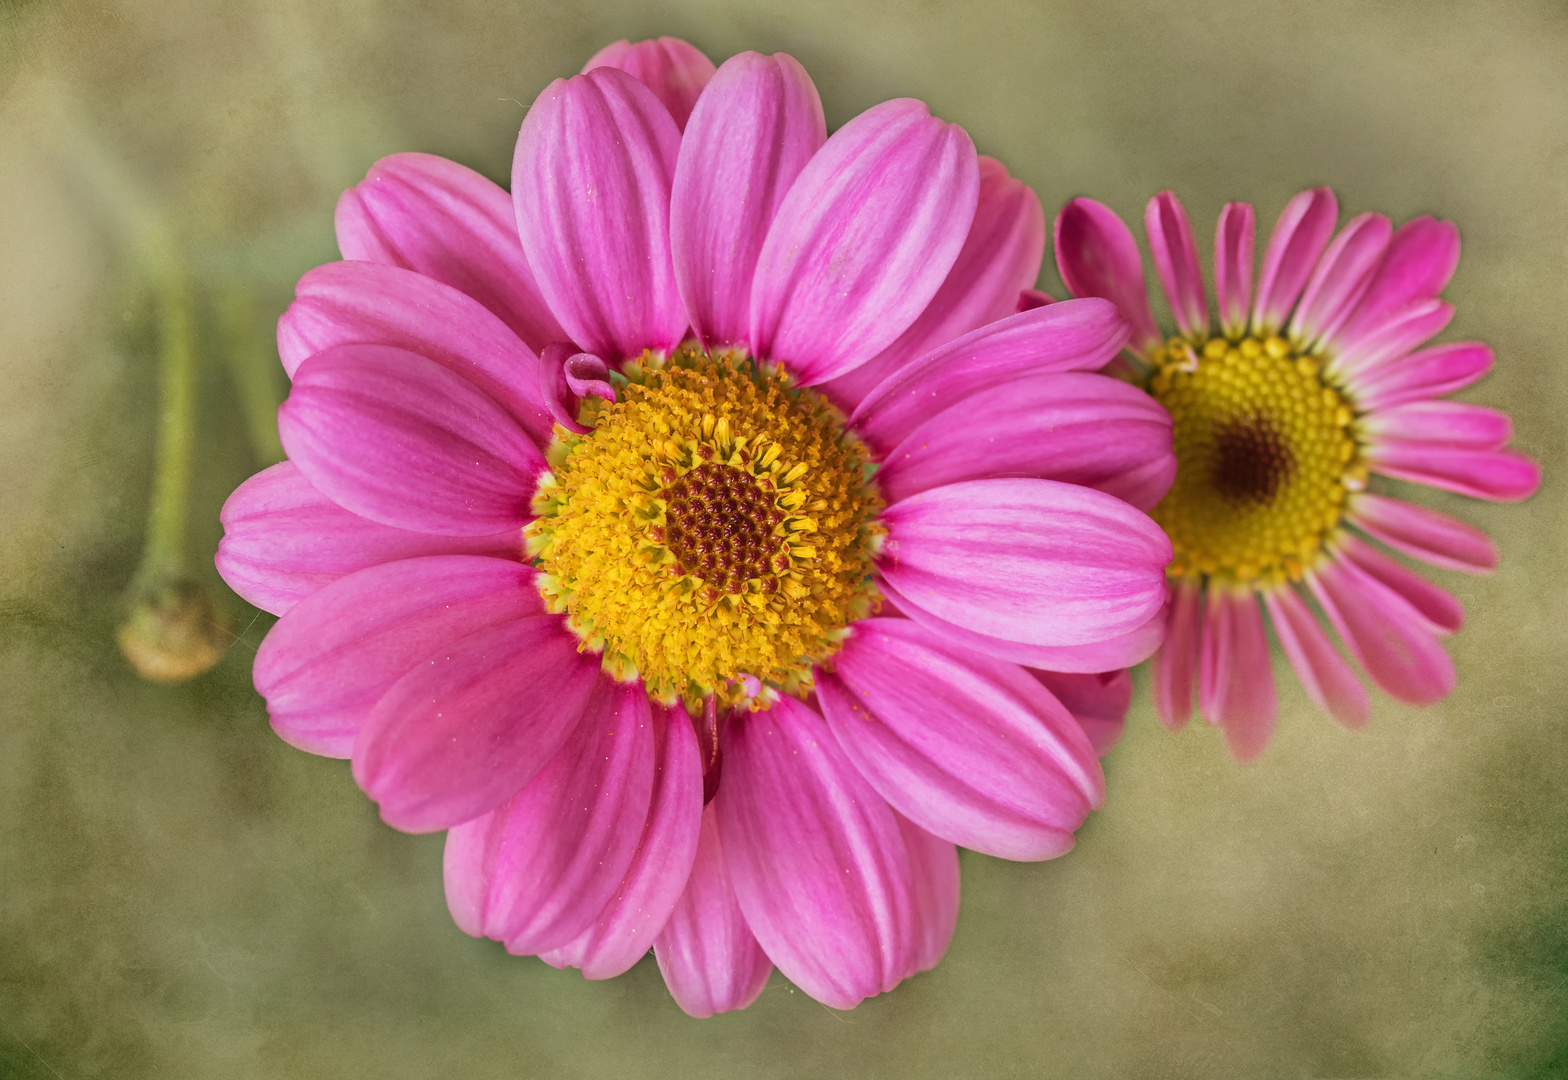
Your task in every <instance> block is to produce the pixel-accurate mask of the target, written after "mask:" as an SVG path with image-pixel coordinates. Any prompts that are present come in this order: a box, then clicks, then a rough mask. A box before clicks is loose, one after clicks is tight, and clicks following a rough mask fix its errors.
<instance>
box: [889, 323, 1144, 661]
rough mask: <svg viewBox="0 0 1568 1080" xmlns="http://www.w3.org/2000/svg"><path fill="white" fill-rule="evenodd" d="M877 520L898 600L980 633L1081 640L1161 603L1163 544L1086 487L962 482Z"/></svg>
mask: <svg viewBox="0 0 1568 1080" xmlns="http://www.w3.org/2000/svg"><path fill="white" fill-rule="evenodd" d="M1047 310H1049V309H1047ZM882 521H883V523H884V524H885V525H886V526H887V530H888V535H887V539H886V541H885V543H884V545H883V548H882V554H881V556H880V558H879V559H878V562H877V570H878V572H879V573H880V574H881V575H882V577H883V578H884V579H886V580H887V582H888V583H889V584H890V585H892V586H893V588H894V589H896V590H897V591H898V592H899V594H900V595H901V596H903V597H904V598H905V599H907V600H908V601H909V603H910V604H912V605H914V606H916V607H919V608H923V609H924V610H925V611H927V612H929V613H931V614H933V615H935V616H937V617H938V618H941V619H944V620H946V621H948V622H951V623H953V624H955V625H957V626H961V627H964V628H966V629H970V630H974V631H977V632H978V633H981V634H988V635H990V636H992V637H1001V638H1008V639H1010V640H1013V641H1021V642H1025V643H1028V644H1036V645H1087V644H1090V643H1092V642H1096V641H1103V640H1105V639H1106V638H1111V637H1116V636H1118V635H1120V634H1125V633H1127V632H1128V631H1130V630H1133V629H1135V628H1136V627H1138V626H1139V625H1140V624H1141V623H1143V622H1145V621H1146V620H1147V619H1148V618H1149V617H1150V616H1151V615H1153V614H1154V613H1155V612H1156V611H1158V610H1159V609H1160V606H1161V605H1162V604H1164V603H1165V574H1164V569H1165V565H1166V564H1167V563H1168V562H1170V559H1171V546H1170V541H1169V540H1167V539H1166V538H1165V534H1164V533H1163V532H1161V531H1160V529H1159V527H1158V526H1156V525H1155V524H1154V523H1153V522H1152V521H1150V520H1149V518H1148V517H1146V516H1144V515H1143V514H1141V513H1139V512H1138V511H1137V510H1134V509H1133V508H1132V507H1130V506H1128V505H1127V504H1126V503H1124V502H1122V501H1121V500H1120V499H1116V498H1112V497H1111V496H1109V495H1104V494H1102V493H1100V492H1098V491H1091V490H1089V489H1088V488H1081V487H1077V486H1075V485H1072V484H1060V483H1057V482H1055V481H1052V480H1010V479H1009V480H970V481H966V482H964V483H961V484H949V485H947V486H946V487H940V488H935V489H933V490H931V491H924V492H921V493H920V494H919V495H913V496H911V497H909V498H907V499H904V500H902V501H901V502H897V503H894V504H893V505H892V506H890V507H888V509H887V510H886V511H884V512H883V515H882Z"/></svg>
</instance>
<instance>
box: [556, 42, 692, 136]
mask: <svg viewBox="0 0 1568 1080" xmlns="http://www.w3.org/2000/svg"><path fill="white" fill-rule="evenodd" d="M600 67H612V68H619V69H620V70H622V71H624V72H626V73H627V74H628V75H630V76H631V77H632V78H634V79H636V80H637V81H638V82H640V83H642V84H643V85H644V86H646V87H647V88H648V89H650V90H652V91H653V93H654V96H655V97H657V98H658V99H659V100H660V101H662V102H663V103H664V107H665V108H666V109H668V110H669V111H670V117H671V118H672V119H673V120H674V121H675V126H676V127H677V128H680V129H682V130H685V128H686V118H687V117H689V116H690V115H691V114H692V107H693V106H694V105H696V103H697V99H698V97H699V95H701V94H702V89H703V87H705V86H707V85H708V80H709V79H711V78H713V61H712V60H709V59H708V58H707V57H706V56H705V55H703V53H702V51H701V50H700V49H698V48H697V47H696V46H694V45H689V44H687V43H686V42H684V41H682V40H681V39H680V38H672V37H661V38H656V39H654V40H652V41H639V42H637V43H636V44H633V43H631V42H630V41H626V40H624V39H622V40H621V41H616V42H612V43H611V44H609V45H606V46H605V47H604V48H602V49H600V50H599V51H598V52H596V53H594V54H593V56H592V57H591V58H590V59H589V61H588V62H587V63H586V64H584V65H583V72H584V73H587V72H589V71H592V70H593V69H594V68H600Z"/></svg>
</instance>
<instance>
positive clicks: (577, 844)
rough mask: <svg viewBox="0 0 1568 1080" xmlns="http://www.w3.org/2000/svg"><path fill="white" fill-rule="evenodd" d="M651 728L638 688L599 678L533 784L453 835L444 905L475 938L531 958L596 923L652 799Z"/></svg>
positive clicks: (446, 866)
mask: <svg viewBox="0 0 1568 1080" xmlns="http://www.w3.org/2000/svg"><path fill="white" fill-rule="evenodd" d="M654 757H655V752H654V740H653V724H652V720H651V717H650V716H649V712H648V695H647V694H646V693H645V692H644V691H643V689H642V687H641V686H639V685H637V684H636V683H616V682H614V681H612V680H611V679H610V678H609V677H608V676H605V675H600V677H599V680H598V685H597V686H596V687H595V688H594V692H593V694H592V696H590V697H589V699H588V703H587V704H586V705H585V706H584V708H583V711H582V719H581V720H580V721H579V722H578V723H577V726H576V728H575V730H574V731H573V732H572V734H571V735H570V736H569V737H568V738H567V740H566V742H565V744H564V745H563V746H562V747H561V748H560V750H558V751H557V752H556V754H555V756H554V757H552V758H551V759H550V760H549V761H548V762H547V763H546V764H545V766H544V767H543V768H542V769H540V770H539V772H538V774H537V775H535V776H534V778H533V779H532V780H530V781H529V782H528V784H527V786H526V787H524V788H523V789H522V790H521V791H519V792H518V793H517V794H515V795H513V796H512V797H511V798H509V799H507V800H506V801H505V802H503V803H502V804H501V805H500V806H498V807H496V808H495V809H494V810H492V811H491V812H490V813H488V814H484V815H481V816H480V817H477V818H475V819H473V820H472V821H467V822H464V823H463V824H461V825H458V826H456V827H455V828H453V829H452V830H451V831H450V832H449V833H447V838H446V853H445V859H444V875H443V876H444V878H445V880H446V895H447V906H448V908H450V909H451V912H452V918H453V919H454V921H456V923H457V925H458V926H460V927H462V928H463V930H464V931H465V932H467V933H469V934H472V935H473V936H475V937H479V936H481V935H482V936H485V937H491V938H496V939H497V940H501V941H505V942H506V948H507V951H508V952H510V953H513V954H514V955H518V956H532V955H533V954H535V953H538V952H542V951H544V950H547V949H552V948H556V947H558V946H560V945H564V944H566V943H567V942H570V941H571V940H572V939H573V938H575V937H577V935H579V934H581V933H583V932H584V931H585V930H587V929H588V928H589V927H591V926H592V925H593V922H594V918H595V916H596V914H597V913H598V912H600V911H602V910H603V909H604V906H605V905H606V904H607V903H609V901H610V899H611V898H612V897H613V896H614V895H615V893H616V891H617V890H618V889H619V887H620V884H621V879H622V878H623V877H624V875H625V874H626V870H627V868H628V867H629V866H630V865H631V861H632V856H633V854H634V853H635V852H636V849H637V842H638V839H639V838H640V836H641V833H642V827H643V824H644V822H645V821H646V820H647V818H648V808H649V804H650V802H651V801H652V798H653V773H654Z"/></svg>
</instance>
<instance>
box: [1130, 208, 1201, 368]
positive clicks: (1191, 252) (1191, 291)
mask: <svg viewBox="0 0 1568 1080" xmlns="http://www.w3.org/2000/svg"><path fill="white" fill-rule="evenodd" d="M1143 221H1144V230H1145V232H1146V233H1147V235H1148V237H1149V253H1150V254H1151V255H1153V256H1154V268H1155V270H1156V271H1157V272H1158V273H1159V275H1160V284H1161V285H1162V286H1163V287H1164V289H1165V296H1166V298H1167V299H1168V300H1169V301H1170V305H1171V314H1173V315H1175V316H1176V325H1177V326H1179V327H1180V328H1181V332H1182V333H1183V334H1186V335H1187V336H1188V337H1197V336H1199V335H1207V334H1208V332H1209V299H1208V297H1207V296H1206V295H1205V294H1204V291H1203V270H1202V268H1201V267H1200V266H1199V265H1198V244H1197V242H1196V241H1195V240H1193V238H1192V222H1190V221H1188V220H1187V211H1186V209H1185V208H1184V207H1183V206H1182V205H1181V200H1180V199H1178V198H1176V195H1175V194H1174V193H1173V192H1169V191H1162V192H1160V193H1159V194H1158V195H1156V196H1155V197H1154V198H1152V199H1150V200H1149V207H1148V210H1147V211H1146V212H1145V213H1144V218H1143Z"/></svg>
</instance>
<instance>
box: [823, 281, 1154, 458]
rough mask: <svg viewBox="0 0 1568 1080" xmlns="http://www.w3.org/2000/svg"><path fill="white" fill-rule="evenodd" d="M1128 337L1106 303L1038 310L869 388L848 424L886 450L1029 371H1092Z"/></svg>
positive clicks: (951, 344)
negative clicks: (946, 411) (967, 401)
mask: <svg viewBox="0 0 1568 1080" xmlns="http://www.w3.org/2000/svg"><path fill="white" fill-rule="evenodd" d="M1126 342H1127V324H1126V322H1125V321H1124V320H1123V319H1122V317H1121V316H1120V314H1119V313H1118V312H1117V310H1116V308H1115V306H1114V305H1112V304H1111V303H1109V302H1108V301H1105V300H1100V299H1087V300H1067V301H1064V302H1062V303H1059V304H1051V305H1049V306H1047V307H1041V308H1033V309H1031V310H1029V311H1024V312H1020V313H1019V314H1017V315H1012V316H1009V317H1008V318H1005V319H1002V320H1000V321H998V322H994V323H991V324H990V325H988V326H983V327H981V328H980V329H978V330H976V331H974V332H972V333H969V334H965V335H964V336H963V337H961V338H959V339H958V340H956V341H952V342H949V343H948V344H946V345H944V346H942V347H941V348H939V349H935V350H933V351H931V352H928V353H926V354H925V355H924V356H922V357H920V358H919V359H918V360H915V361H912V362H911V363H909V364H906V365H904V366H903V367H901V368H899V369H898V370H897V371H895V372H894V373H893V374H892V375H890V376H888V378H887V379H885V380H883V382H881V383H880V384H878V385H877V386H876V387H875V388H874V389H872V390H871V392H870V393H868V394H867V395H866V396H865V398H864V400H862V401H861V403H860V405H859V406H858V407H857V408H856V409H855V412H854V414H853V415H852V416H851V417H850V426H851V427H852V428H854V429H855V431H856V432H857V433H858V434H859V435H860V437H861V438H863V439H865V440H866V442H867V443H868V444H870V445H871V447H872V448H873V449H875V450H878V451H880V452H882V453H885V452H886V451H888V450H891V449H892V448H893V447H894V446H897V445H898V443H899V442H901V441H902V440H904V439H905V438H907V437H908V436H909V433H910V432H912V431H914V430H915V428H916V427H918V426H919V425H920V424H923V423H925V422H926V421H928V420H930V419H931V418H932V417H934V416H936V415H937V414H938V413H940V412H941V411H942V410H944V409H946V408H947V407H948V406H949V405H952V404H953V403H954V402H956V401H959V400H962V399H964V398H970V397H973V396H975V395H978V394H981V393H983V392H985V391H988V390H994V389H996V388H997V387H999V386H1002V385H1004V384H1006V383H1009V382H1012V381H1013V380H1015V379H1017V378H1019V377H1021V376H1024V375H1042V374H1049V373H1051V372H1058V371H1094V370H1097V369H1099V368H1101V367H1104V366H1105V364H1106V363H1107V362H1109V361H1110V360H1111V358H1112V357H1114V356H1115V355H1116V353H1117V352H1118V351H1119V350H1120V349H1121V347H1122V346H1123V345H1124V344H1126Z"/></svg>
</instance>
